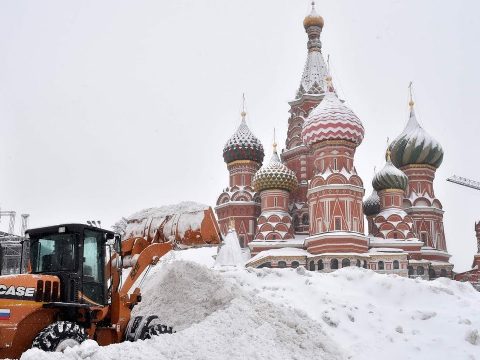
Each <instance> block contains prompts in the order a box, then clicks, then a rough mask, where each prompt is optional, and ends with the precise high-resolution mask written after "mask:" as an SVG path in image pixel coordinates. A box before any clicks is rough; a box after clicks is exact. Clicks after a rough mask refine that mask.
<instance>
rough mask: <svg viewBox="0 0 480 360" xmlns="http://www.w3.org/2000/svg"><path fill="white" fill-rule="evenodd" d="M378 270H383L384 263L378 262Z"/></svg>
mask: <svg viewBox="0 0 480 360" xmlns="http://www.w3.org/2000/svg"><path fill="white" fill-rule="evenodd" d="M378 270H385V263H384V262H383V261H379V262H378Z"/></svg>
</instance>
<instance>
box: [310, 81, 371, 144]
mask: <svg viewBox="0 0 480 360" xmlns="http://www.w3.org/2000/svg"><path fill="white" fill-rule="evenodd" d="M328 87H329V86H328ZM364 133H365V130H364V129H363V125H362V122H361V121H360V119H359V118H358V117H357V115H355V114H354V112H353V111H352V110H351V109H350V108H348V107H347V106H346V105H344V104H343V103H342V102H341V101H340V100H339V99H338V97H337V95H336V94H335V93H334V92H333V91H330V92H327V93H326V94H325V97H324V98H323V100H322V101H321V102H320V104H319V105H318V106H317V107H316V108H315V109H313V110H312V111H311V112H310V115H309V116H308V118H307V120H306V121H305V123H304V125H303V129H302V138H303V142H304V143H305V144H306V145H313V144H315V143H318V142H320V141H324V140H345V141H350V142H352V143H354V144H356V145H357V146H358V145H360V144H361V142H362V140H363V135H364Z"/></svg>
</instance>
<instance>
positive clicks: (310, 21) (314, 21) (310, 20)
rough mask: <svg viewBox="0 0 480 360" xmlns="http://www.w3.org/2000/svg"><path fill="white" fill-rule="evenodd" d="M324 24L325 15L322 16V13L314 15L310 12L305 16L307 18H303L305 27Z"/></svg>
mask: <svg viewBox="0 0 480 360" xmlns="http://www.w3.org/2000/svg"><path fill="white" fill-rule="evenodd" d="M323 24H324V21H323V17H321V16H320V15H315V16H312V14H310V15H308V16H307V17H306V18H305V20H303V26H304V27H305V28H308V27H310V26H320V27H321V28H323Z"/></svg>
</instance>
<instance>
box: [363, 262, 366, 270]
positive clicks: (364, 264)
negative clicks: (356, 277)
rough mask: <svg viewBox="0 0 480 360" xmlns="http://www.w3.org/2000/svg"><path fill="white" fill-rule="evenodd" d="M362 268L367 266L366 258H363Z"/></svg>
mask: <svg viewBox="0 0 480 360" xmlns="http://www.w3.org/2000/svg"><path fill="white" fill-rule="evenodd" d="M363 268H364V269H366V268H367V260H363Z"/></svg>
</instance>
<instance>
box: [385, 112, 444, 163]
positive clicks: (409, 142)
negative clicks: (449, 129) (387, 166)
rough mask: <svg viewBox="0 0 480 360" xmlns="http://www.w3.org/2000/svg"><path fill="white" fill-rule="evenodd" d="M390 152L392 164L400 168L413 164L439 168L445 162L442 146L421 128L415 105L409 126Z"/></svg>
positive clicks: (393, 144) (391, 145)
mask: <svg viewBox="0 0 480 360" xmlns="http://www.w3.org/2000/svg"><path fill="white" fill-rule="evenodd" d="M390 150H391V152H392V155H391V156H392V162H393V164H395V166H396V167H398V168H401V167H403V166H407V165H413V164H426V165H430V166H433V167H435V168H438V167H439V166H440V164H441V163H442V160H443V149H442V146H441V145H440V143H439V142H438V141H437V140H435V139H434V138H433V137H432V136H431V135H430V134H428V133H427V132H426V131H425V130H424V129H423V128H422V127H421V126H420V124H419V123H418V121H417V118H416V116H415V111H414V109H413V105H412V109H411V110H410V119H409V120H408V123H407V126H406V127H405V129H404V130H403V132H402V133H401V134H400V135H399V136H398V137H397V138H396V139H395V140H393V141H392V143H391V144H390Z"/></svg>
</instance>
